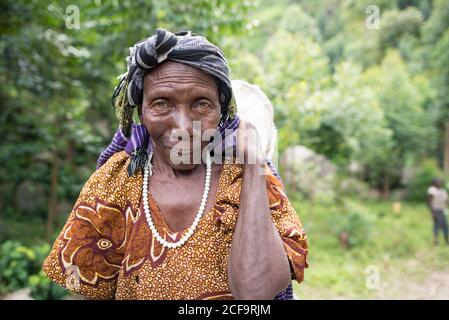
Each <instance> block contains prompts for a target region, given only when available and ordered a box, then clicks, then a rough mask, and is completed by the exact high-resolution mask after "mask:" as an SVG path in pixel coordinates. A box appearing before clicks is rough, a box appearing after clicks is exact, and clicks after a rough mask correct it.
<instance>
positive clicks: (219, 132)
mask: <svg viewBox="0 0 449 320" xmlns="http://www.w3.org/2000/svg"><path fill="white" fill-rule="evenodd" d="M130 51H131V53H130V57H129V58H128V72H127V73H126V74H124V75H123V76H122V77H121V81H120V84H119V86H118V87H117V88H116V91H115V93H114V96H113V101H114V105H115V107H116V109H117V114H118V116H119V120H120V128H119V130H118V132H117V133H116V135H115V136H114V140H113V142H112V144H111V145H110V146H109V147H108V148H107V149H106V150H105V151H104V152H103V153H102V155H101V156H100V158H99V163H98V167H97V170H96V172H95V173H94V174H93V175H92V176H91V177H90V178H89V180H88V181H87V183H86V184H85V186H84V187H83V189H82V191H81V193H80V195H79V198H78V200H77V202H76V204H75V207H74V209H73V211H72V213H71V214H70V217H69V219H68V221H67V223H66V225H65V226H64V228H63V230H62V231H61V233H60V235H59V237H58V238H57V239H56V241H55V243H54V246H53V249H52V250H51V252H50V254H49V256H48V257H47V259H46V261H45V263H44V266H43V270H44V272H45V273H46V274H47V276H48V277H49V278H50V279H52V280H53V281H55V282H57V283H59V284H61V285H63V286H65V287H67V288H68V289H70V290H72V291H74V292H76V293H79V294H81V295H84V296H86V297H90V298H100V299H273V298H277V299H286V298H287V299H288V298H292V290H291V280H292V279H295V280H297V281H298V282H301V281H302V280H303V272H304V268H305V267H307V239H306V235H305V233H304V231H303V228H302V225H301V222H300V221H299V219H298V217H297V215H296V213H295V210H294V209H293V207H292V205H291V204H290V202H289V201H288V199H287V197H286V195H285V193H284V192H283V190H282V184H281V182H280V180H279V178H278V177H276V173H275V172H274V171H273V169H271V168H270V166H269V163H267V162H266V160H265V159H263V157H261V155H260V153H259V151H258V149H257V148H256V147H254V146H255V145H256V144H251V145H249V146H248V144H244V143H242V140H243V139H244V135H243V134H242V132H244V130H237V131H236V130H235V129H236V128H237V127H238V128H239V129H245V128H248V126H249V124H247V123H244V122H243V121H239V119H238V117H237V116H236V115H235V104H234V99H233V96H232V88H231V82H230V79H229V69H228V65H227V62H226V59H225V58H224V56H223V54H222V52H221V50H220V49H219V48H217V47H216V46H214V45H213V44H211V43H210V42H208V41H207V40H206V39H205V38H204V37H201V36H197V35H194V34H192V33H190V32H181V33H176V34H173V33H171V32H169V31H166V30H162V29H158V30H157V34H156V35H154V36H152V37H149V38H147V39H145V40H143V41H141V42H139V43H137V44H136V45H135V46H134V47H133V48H131V50H130ZM133 108H137V111H138V116H139V119H140V122H141V124H140V125H135V124H133V123H132V122H133V121H132V119H133ZM208 132H209V133H210V132H215V134H214V135H212V136H211V135H209V136H207V133H208ZM229 132H231V134H237V139H235V140H234V143H232V142H231V146H229V142H227V143H224V145H223V146H221V148H218V149H217V148H212V146H213V145H214V143H211V142H213V141H215V140H216V138H217V137H218V138H220V137H225V136H226V134H229ZM196 134H199V135H200V136H201V137H202V138H201V140H200V142H199V143H195V141H193V140H195V139H194V138H195V137H194V136H195V135H196ZM186 136H187V138H186ZM204 136H207V137H208V138H207V137H206V138H204ZM174 137H177V138H174ZM186 140H187V141H186ZM217 140H219V139H217ZM225 141H229V139H225ZM231 141H233V139H231ZM219 144H220V143H219ZM219 144H218V145H219ZM234 144H235V145H234ZM192 145H193V146H192ZM215 146H217V143H215ZM222 147H224V148H222ZM230 148H231V149H232V150H233V151H236V152H237V151H238V152H237V153H239V152H240V154H242V155H243V158H242V159H243V161H240V162H238V161H232V160H235V159H236V157H235V154H234V153H233V156H232V157H231V158H229V157H225V154H226V152H224V151H225V150H229V149H230ZM217 150H219V151H217ZM198 152H199V154H201V155H202V156H201V157H199V161H195V154H196V153H198ZM179 157H181V160H182V161H177V160H179ZM196 158H197V160H198V157H196ZM250 159H253V161H250ZM185 160H187V161H185ZM221 160H224V161H221ZM242 162H243V163H242ZM261 170H263V172H264V174H261Z"/></svg>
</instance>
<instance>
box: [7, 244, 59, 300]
mask: <svg viewBox="0 0 449 320" xmlns="http://www.w3.org/2000/svg"><path fill="white" fill-rule="evenodd" d="M49 252H50V246H49V245H48V244H44V245H35V246H33V247H26V246H24V245H22V244H21V243H20V242H18V241H5V242H4V243H3V244H2V245H1V246H0V294H6V293H8V292H11V291H14V290H18V289H21V288H25V287H29V288H30V289H31V296H32V297H33V298H35V299H60V298H62V297H64V296H65V295H66V294H67V290H65V289H64V288H63V287H61V286H59V285H57V284H55V283H53V282H52V281H50V280H49V279H48V278H47V277H46V276H45V274H44V273H43V272H42V270H41V268H42V264H43V262H44V259H45V257H46V256H47V255H48V253H49Z"/></svg>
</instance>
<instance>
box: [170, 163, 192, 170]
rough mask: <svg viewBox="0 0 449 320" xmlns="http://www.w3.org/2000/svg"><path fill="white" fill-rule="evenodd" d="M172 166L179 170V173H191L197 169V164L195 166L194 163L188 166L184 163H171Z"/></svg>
mask: <svg viewBox="0 0 449 320" xmlns="http://www.w3.org/2000/svg"><path fill="white" fill-rule="evenodd" d="M170 166H171V167H172V169H173V170H177V171H191V170H193V169H195V168H196V166H197V164H193V163H188V164H184V163H180V164H174V163H170Z"/></svg>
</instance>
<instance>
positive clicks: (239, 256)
mask: <svg viewBox="0 0 449 320" xmlns="http://www.w3.org/2000/svg"><path fill="white" fill-rule="evenodd" d="M242 184H243V185H242V191H241V195H240V209H239V215H238V218H237V222H236V226H235V229H234V235H233V240H232V247H231V252H230V256H229V262H228V277H229V287H230V289H231V291H232V293H233V295H234V297H235V298H236V299H273V298H274V296H275V295H276V294H277V293H279V292H280V291H282V290H284V289H285V288H286V287H287V286H288V284H289V283H290V267H289V262H288V259H287V256H286V253H285V251H284V247H283V243H282V240H281V238H280V236H279V234H278V232H277V230H276V228H275V226H274V223H273V222H272V220H271V214H270V208H269V203H268V195H267V190H266V177H265V176H264V175H261V174H260V173H259V165H256V164H254V165H245V166H244V175H243V182H242Z"/></svg>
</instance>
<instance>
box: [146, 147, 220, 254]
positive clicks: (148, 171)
mask: <svg viewBox="0 0 449 320" xmlns="http://www.w3.org/2000/svg"><path fill="white" fill-rule="evenodd" d="M151 156H152V154H150V156H149V160H148V165H147V166H145V170H144V173H143V187H142V196H143V208H144V210H145V216H146V218H147V223H148V226H149V227H150V230H151V232H152V234H153V237H155V238H156V240H157V241H159V243H160V244H161V245H162V246H164V247H166V248H169V249H171V248H178V247H180V246H182V245H183V244H184V243H185V242H186V241H187V240H188V239H189V238H190V237H191V236H192V234H193V233H194V232H195V229H196V227H197V226H198V223H199V222H200V219H201V217H202V215H203V213H204V209H205V207H206V201H207V197H208V196H209V188H210V177H211V160H210V154H209V152H207V153H206V181H205V183H204V192H203V198H202V199H201V204H200V208H199V209H198V213H197V214H196V217H195V220H194V221H193V223H192V225H191V226H190V227H189V230H188V231H187V233H186V234H184V235H183V236H182V238H181V239H179V241H177V242H168V241H166V240H165V239H164V238H162V237H161V235H160V234H159V232H157V230H156V228H155V227H154V224H153V220H152V219H151V213H150V207H149V204H148V203H149V202H148V176H149V175H150V176H151V175H153V170H152V165H151V158H152V157H151Z"/></svg>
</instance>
